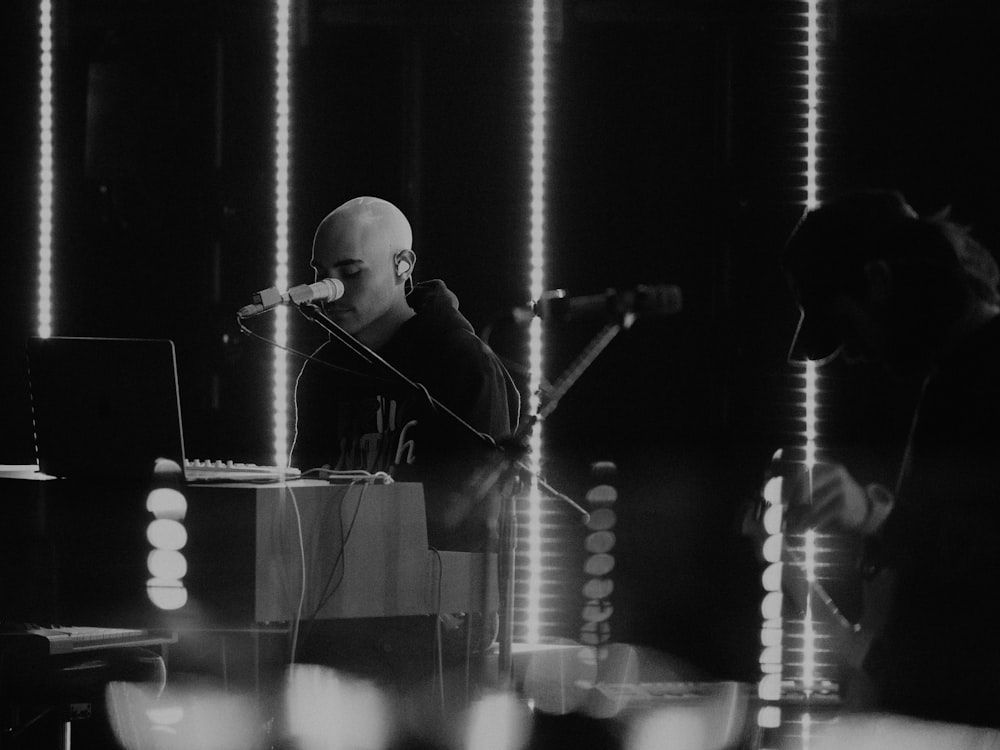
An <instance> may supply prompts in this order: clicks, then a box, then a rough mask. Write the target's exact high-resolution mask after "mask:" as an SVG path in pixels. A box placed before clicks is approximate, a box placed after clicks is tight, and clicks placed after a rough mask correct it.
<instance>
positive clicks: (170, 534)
mask: <svg viewBox="0 0 1000 750" xmlns="http://www.w3.org/2000/svg"><path fill="white" fill-rule="evenodd" d="M146 538H147V539H148V540H149V543H150V544H151V545H153V546H154V547H156V548H157V549H172V550H177V549H183V548H184V545H185V544H187V529H185V528H184V524H182V523H179V522H178V521H173V520H170V519H168V518H158V519H156V520H155V521H153V522H152V523H150V524H149V527H148V528H147V529H146Z"/></svg>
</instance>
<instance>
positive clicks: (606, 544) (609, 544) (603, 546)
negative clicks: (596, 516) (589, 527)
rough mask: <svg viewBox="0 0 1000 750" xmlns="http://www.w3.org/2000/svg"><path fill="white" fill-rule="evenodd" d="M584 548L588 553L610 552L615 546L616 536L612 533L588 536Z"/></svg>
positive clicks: (596, 532) (595, 533) (601, 532)
mask: <svg viewBox="0 0 1000 750" xmlns="http://www.w3.org/2000/svg"><path fill="white" fill-rule="evenodd" d="M583 546H584V548H585V549H586V550H587V552H592V553H595V554H598V553H602V552H610V551H611V550H612V549H613V548H614V546H615V535H614V533H613V532H611V531H595V532H594V533H593V534H588V535H587V539H586V540H585V541H584V543H583Z"/></svg>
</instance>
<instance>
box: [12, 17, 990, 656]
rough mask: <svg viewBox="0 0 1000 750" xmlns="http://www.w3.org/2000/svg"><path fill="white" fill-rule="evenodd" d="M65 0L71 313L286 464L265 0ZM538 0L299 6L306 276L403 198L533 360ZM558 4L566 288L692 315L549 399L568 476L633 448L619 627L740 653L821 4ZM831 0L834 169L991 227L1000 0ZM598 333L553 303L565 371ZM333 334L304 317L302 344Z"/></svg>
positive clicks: (19, 422) (209, 440)
mask: <svg viewBox="0 0 1000 750" xmlns="http://www.w3.org/2000/svg"><path fill="white" fill-rule="evenodd" d="M56 5H57V16H56V23H57V31H56V34H57V45H56V59H57V68H56V75H57V81H56V86H57V89H56V92H57V93H56V112H57V122H56V128H57V151H56V165H57V188H58V189H57V204H56V258H55V279H56V311H55V315H56V324H55V333H56V334H59V335H107V336H148V337H166V338H171V339H173V340H174V341H175V343H176V345H177V351H178V366H179V370H180V377H181V388H182V393H181V397H182V402H183V406H184V417H185V430H186V436H187V441H188V452H189V454H190V455H191V456H204V457H209V458H233V459H236V460H246V461H257V462H265V463H270V461H271V457H270V455H269V445H268V443H269V420H270V416H269V405H268V404H269V399H270V395H269V385H268V380H269V375H268V373H269V368H270V351H269V349H268V347H267V346H266V345H265V344H263V343H261V342H259V341H257V340H255V339H250V338H246V337H244V336H242V335H241V334H240V333H239V331H238V330H237V328H236V326H235V321H234V312H235V310H236V309H237V308H238V307H239V306H241V305H242V304H244V303H245V302H247V301H248V300H249V296H250V295H251V294H252V292H254V291H256V290H257V289H260V288H263V287H265V286H268V285H269V284H270V280H271V265H270V257H271V252H272V247H273V236H274V218H273V217H274V211H273V200H274V199H273V188H272V182H271V180H272V173H273V162H272V124H273V117H272V96H273V79H272V41H273V40H272V31H271V22H272V9H271V4H270V3H268V2H264V1H263V0H243V1H238V0H215V1H214V2H204V1H201V0H199V1H197V2H196V1H194V0H190V1H188V2H172V3H158V2H129V3H122V2H111V0H86V1H84V2H73V3H69V2H58V1H57V3H56ZM522 5H523V4H522V3H514V2H504V3H481V4H471V5H470V4H468V3H453V2H446V1H444V0H440V1H436V2H427V3H393V2H375V3H370V2H368V3H348V2H338V1H335V0H314V1H313V2H308V3H305V2H303V3H299V4H298V5H297V14H296V19H295V24H294V29H295V48H294V84H293V85H294V93H293V101H294V105H293V128H294V139H293V151H292V162H293V186H292V195H291V198H292V206H293V216H292V221H293V226H292V247H293V252H294V255H295V261H294V263H293V274H292V280H293V282H299V281H305V280H309V278H310V275H309V271H308V254H309V246H310V242H311V237H312V231H313V228H314V227H315V226H316V224H317V223H318V221H319V220H320V219H321V218H322V217H323V215H325V213H326V212H328V211H329V210H331V209H332V208H334V207H335V206H336V205H338V204H339V203H341V202H342V201H344V200H346V199H348V198H350V197H353V196H355V195H362V194H369V195H379V196H382V197H385V198H387V199H389V200H392V201H394V202H396V203H397V204H398V205H399V206H400V207H401V208H402V209H403V210H404V211H405V212H406V213H407V214H408V216H409V217H410V218H411V220H412V223H413V225H414V229H415V234H416V239H415V249H416V251H417V253H418V256H419V263H418V265H417V272H418V273H417V275H418V277H419V278H431V277H442V278H444V279H446V280H447V281H448V283H449V285H450V286H451V287H452V288H453V289H454V291H455V292H456V293H457V294H458V295H459V297H460V299H461V300H462V309H463V311H464V312H465V313H466V314H467V315H468V317H469V318H470V319H471V320H472V322H473V323H474V324H475V325H476V326H477V328H480V329H482V328H483V327H485V326H487V325H488V324H493V327H492V338H491V341H492V342H493V343H494V345H495V347H496V348H497V350H498V351H499V352H500V353H501V354H502V355H503V356H504V357H506V358H508V359H509V360H510V361H511V366H512V370H514V371H515V372H518V367H517V365H518V364H519V363H520V364H523V363H524V361H525V356H526V355H525V350H524V346H523V336H522V331H520V330H517V329H513V328H512V327H511V326H509V325H506V324H504V323H503V322H502V321H499V319H498V316H499V315H500V313H502V312H503V311H504V310H507V309H508V308H510V307H512V306H514V305H518V304H521V303H523V302H524V301H525V296H526V292H525V289H526V288H527V275H528V270H527V264H526V260H525V256H526V248H527V236H528V230H529V227H528V219H527V205H528V193H527V190H528V173H527V148H528V132H527V125H526V119H527V114H528V105H529V102H528V97H527V93H526V91H527V76H528V69H527V63H526V59H527V58H526V45H527V41H526V36H525V34H526V21H527V16H526V13H525V11H524V9H523V8H522ZM553 5H559V7H558V11H559V12H558V13H555V14H554V15H553V19H552V20H553V34H554V44H553V46H552V55H551V58H550V60H549V62H550V65H551V76H552V78H551V87H550V95H551V99H550V101H549V106H550V117H551V119H550V127H549V143H548V147H549V160H550V161H549V164H550V169H549V173H548V180H549V197H548V214H547V216H548V242H549V257H548V261H547V262H548V267H547V275H548V279H549V282H548V283H549V285H550V286H551V287H563V288H566V289H568V290H569V291H570V292H571V293H574V294H591V293H595V292H600V291H602V290H604V289H606V288H609V287H616V288H621V287H629V286H633V285H635V284H639V283H647V284H652V283H671V284H677V285H679V286H680V287H681V288H682V290H683V294H684V309H683V311H682V312H681V313H680V314H679V315H676V316H672V317H669V318H663V319H649V320H640V321H638V322H637V323H636V324H635V326H634V327H633V328H631V329H630V330H628V331H625V332H623V333H622V334H620V335H619V336H618V338H617V339H616V340H615V341H614V342H613V343H612V344H611V345H610V346H609V347H608V349H607V350H606V351H605V352H604V353H603V354H602V355H601V357H600V358H599V359H598V360H597V361H596V362H595V363H594V365H593V366H591V367H590V368H589V369H588V370H587V371H586V372H585V373H584V374H583V375H582V377H581V378H580V379H579V381H578V382H577V383H576V385H575V386H574V387H573V388H572V389H571V390H570V392H569V393H568V394H567V395H566V397H565V398H564V400H563V402H562V404H561V405H560V407H559V409H558V410H557V411H556V412H555V413H554V414H553V415H552V416H551V417H550V419H549V420H548V421H547V423H546V430H547V435H548V446H549V447H548V449H547V453H546V472H547V475H548V476H549V479H550V480H551V481H552V482H553V484H555V485H556V486H557V487H559V488H560V489H563V490H564V491H566V492H568V493H569V494H571V495H578V494H579V493H580V492H582V490H583V489H584V488H585V487H586V485H587V483H588V482H589V476H588V473H587V467H588V465H589V463H590V462H591V461H594V460H603V459H606V460H614V461H615V462H616V463H617V464H618V465H619V470H620V471H619V481H620V483H621V488H622V501H621V515H622V526H621V528H620V535H619V550H620V555H619V557H620V568H619V574H620V576H621V579H620V580H621V586H620V589H619V597H620V598H619V602H618V603H619V607H618V613H619V620H618V628H619V632H620V633H621V634H622V637H623V638H631V639H633V640H635V641H639V642H648V643H650V644H653V645H657V646H660V647H662V648H664V649H668V650H671V651H674V652H677V653H680V654H683V655H686V656H689V657H691V658H693V659H694V660H696V661H699V662H701V663H703V664H705V665H706V666H708V667H709V668H711V669H713V670H716V671H718V672H731V673H732V672H744V671H750V670H752V669H753V665H754V662H755V660H756V652H755V649H756V645H755V641H754V638H755V635H754V633H753V627H754V624H755V622H756V617H757V610H756V603H757V600H758V597H759V591H758V588H757V586H758V584H757V578H756V575H757V569H756V562H755V560H754V558H753V555H752V551H751V550H750V549H749V547H748V545H747V543H746V542H745V541H744V540H743V539H742V538H741V537H740V536H739V534H738V533H737V530H736V518H737V516H738V513H739V509H740V506H741V503H743V502H744V501H745V500H746V499H747V498H748V497H751V496H752V495H753V494H754V493H755V491H756V485H757V483H758V482H759V479H760V477H761V475H762V472H763V471H764V469H765V467H766V462H767V458H768V457H769V456H770V454H771V452H772V451H773V450H774V449H775V448H776V447H779V446H780V445H782V444H783V443H785V442H786V441H787V440H788V439H789V435H788V429H789V420H788V413H787V402H788V379H787V375H788V373H787V370H786V367H785V363H784V353H785V347H786V345H787V340H788V336H789V335H790V333H791V330H792V328H793V326H794V310H793V309H792V307H791V303H790V302H789V300H788V298H787V295H786V294H785V292H784V288H783V286H782V284H781V279H780V277H779V275H778V274H777V271H776V268H775V264H774V258H775V255H776V252H777V249H778V248H779V247H780V243H781V241H782V240H783V239H784V237H785V236H786V235H787V233H788V231H789V230H790V229H791V227H792V226H793V224H794V222H795V220H796V219H797V217H798V215H799V212H800V210H801V200H802V193H801V191H800V190H799V189H798V188H799V187H800V186H801V180H800V177H799V175H798V169H799V168H798V164H799V162H798V160H799V159H800V158H801V146H802V137H801V134H800V133H797V132H796V128H797V127H798V126H799V124H800V122H801V120H800V118H801V115H802V110H801V105H797V104H796V103H795V101H794V97H795V96H796V95H797V94H796V93H795V89H794V88H793V87H794V86H795V85H799V84H801V83H802V80H803V79H802V66H801V63H796V62H795V59H794V58H795V55H796V54H797V48H796V47H795V43H796V42H801V41H802V37H801V34H798V33H796V32H795V30H794V29H795V27H796V25H798V24H799V23H800V22H801V19H800V17H799V16H797V15H796V13H798V12H800V11H801V10H802V3H797V2H790V1H789V2H776V3H766V4H757V3H754V4H747V3H739V2H726V1H725V0H714V1H713V2H692V1H690V0H688V1H686V2H682V1H680V0H678V1H676V2H669V3H645V2H628V1H625V0H622V1H620V2H596V1H593V0H566V2H563V3H561V4H553ZM31 6H32V3H29V2H20V3H13V4H10V5H9V6H8V7H6V8H5V13H6V14H7V15H8V16H9V23H8V24H7V28H8V29H10V31H9V32H8V36H9V37H10V38H11V39H15V40H17V43H16V44H14V45H12V48H11V49H10V50H9V51H8V53H7V54H6V55H5V63H4V65H5V67H6V68H7V72H8V73H9V75H8V76H6V77H5V83H6V86H7V88H6V89H5V97H4V98H5V100H6V101H7V102H8V107H7V112H8V133H7V134H6V136H5V137H4V139H3V154H4V165H5V170H4V171H5V180H4V184H5V187H6V200H5V205H6V206H7V208H8V213H7V217H6V221H5V233H4V245H3V258H4V264H3V268H4V273H3V274H2V275H0V314H2V317H3V326H2V340H0V343H2V347H3V358H2V360H0V409H2V412H0V414H2V420H0V462H5V463H28V462H30V461H31V460H32V456H31V438H30V434H31V433H30V411H29V409H28V406H27V400H26V398H27V385H26V380H25V377H24V372H23V358H22V355H21V351H22V348H23V340H24V338H25V337H26V336H27V335H30V334H31V333H33V332H34V331H33V326H34V323H33V320H34V312H33V310H34V304H35V301H34V289H33V284H34V273H35V271H34V253H35V235H36V229H35V227H36V211H37V209H36V200H35V195H36V189H37V182H36V180H37V177H36V166H35V165H36V157H35V152H36V133H35V126H36V116H35V112H36V107H37V99H36V96H37V94H36V92H37V62H36V47H35V45H36V39H37V29H36V26H35V24H36V14H35V12H34V9H33V8H32V7H31ZM763 6H766V8H765V7H763ZM824 9H825V10H826V11H827V12H828V19H829V20H828V23H827V26H826V27H825V29H824V38H825V40H826V42H827V46H826V61H825V63H824V79H823V81H824V84H825V85H826V88H825V91H826V99H825V102H824V110H823V111H824V114H825V117H824V126H825V128H826V131H825V132H826V135H825V137H824V140H823V144H822V150H821V157H822V169H823V173H824V182H823V185H824V187H825V188H827V189H835V188H840V187H847V186H853V185H860V184H878V185H885V186H892V187H897V188H900V189H902V190H903V191H904V192H906V193H908V194H909V195H910V196H911V199H912V200H913V202H914V205H915V206H916V207H917V208H918V210H925V211H931V210H936V209H939V208H941V207H943V206H945V205H947V204H949V203H950V204H952V205H953V206H954V211H955V214H956V216H958V217H959V218H960V219H962V220H963V221H967V222H970V223H972V224H973V225H974V226H975V227H976V228H977V230H978V231H979V233H980V236H981V237H982V238H983V239H984V240H986V241H987V242H988V243H991V244H993V245H995V246H996V245H997V244H998V240H1000V237H998V232H1000V227H998V225H997V218H996V212H995V210H994V205H995V204H996V201H997V197H998V196H997V191H998V187H997V186H998V185H1000V181H998V180H997V166H998V165H997V159H998V156H997V149H996V148H995V145H994V142H993V141H994V137H995V133H996V130H997V128H996V125H997V123H996V117H997V115H996V113H997V112H998V111H1000V108H998V107H997V106H996V104H997V102H996V99H997V96H998V93H997V91H998V90H1000V87H998V86H997V73H998V70H997V68H998V64H1000V52H998V51H997V46H996V45H995V44H994V43H993V41H992V40H993V39H995V37H996V33H997V31H998V22H1000V19H998V11H997V10H996V9H995V7H994V5H993V4H992V3H989V2H987V1H986V0H980V1H978V2H976V1H974V0H963V2H945V1H944V0H921V2H901V1H900V2H893V1H892V0H879V1H878V2H862V1H861V0H852V1H849V0H841V1H840V2H827V3H825V4H824ZM254 327H255V329H256V330H259V331H260V332H262V333H265V334H266V333H267V331H268V327H267V319H266V318H265V319H263V320H260V321H259V322H255V323H254ZM599 327H600V326H599V324H597V323H592V324H589V325H585V324H574V325H562V326H560V325H554V324H553V325H549V326H547V330H548V333H549V342H550V351H549V354H548V357H549V365H548V370H547V373H546V375H547V376H548V377H549V379H552V380H554V379H555V378H556V377H557V376H558V375H559V374H560V372H562V370H563V369H564V368H565V367H566V366H567V365H568V364H569V363H570V362H571V361H572V360H573V358H574V357H575V356H576V355H577V354H578V353H579V352H580V351H581V350H582V349H583V347H584V346H586V344H587V343H588V342H589V341H590V340H591V339H592V337H593V336H594V335H595V334H596V333H597V331H598V329H599ZM312 334H313V332H311V331H309V330H308V329H307V328H306V327H305V325H304V324H301V323H298V322H297V323H296V329H295V343H296V345H302V346H306V345H307V342H308V340H309V339H310V337H311V336H312ZM844 429H845V430H846V431H850V430H851V429H855V426H854V425H847V426H845V428H844Z"/></svg>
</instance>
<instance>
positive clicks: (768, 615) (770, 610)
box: [760, 591, 783, 620]
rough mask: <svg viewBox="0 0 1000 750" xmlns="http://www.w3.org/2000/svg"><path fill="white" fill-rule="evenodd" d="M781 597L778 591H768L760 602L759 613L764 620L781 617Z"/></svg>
mask: <svg viewBox="0 0 1000 750" xmlns="http://www.w3.org/2000/svg"><path fill="white" fill-rule="evenodd" d="M782 602H783V599H782V596H781V592H780V591H768V592H767V594H765V595H764V599H763V601H761V603H760V611H761V614H763V615H764V619H766V620H777V619H779V618H780V617H781V605H782Z"/></svg>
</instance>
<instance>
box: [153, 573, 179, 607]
mask: <svg viewBox="0 0 1000 750" xmlns="http://www.w3.org/2000/svg"><path fill="white" fill-rule="evenodd" d="M146 595H147V596H149V600H150V601H151V602H152V603H153V604H155V605H156V606H157V607H159V608H160V609H180V608H181V607H183V606H184V605H185V604H187V600H188V592H187V589H186V588H184V584H182V583H181V582H180V581H167V580H164V579H162V578H150V579H149V581H148V582H147V583H146Z"/></svg>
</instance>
